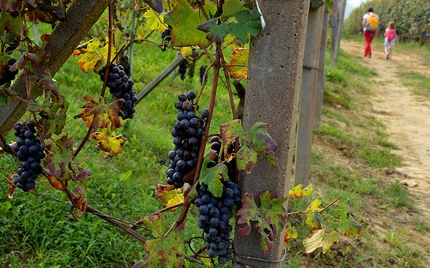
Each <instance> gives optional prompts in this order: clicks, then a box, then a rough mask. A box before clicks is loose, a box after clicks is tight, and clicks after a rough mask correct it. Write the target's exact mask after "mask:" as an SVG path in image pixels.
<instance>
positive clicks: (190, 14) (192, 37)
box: [164, 0, 209, 48]
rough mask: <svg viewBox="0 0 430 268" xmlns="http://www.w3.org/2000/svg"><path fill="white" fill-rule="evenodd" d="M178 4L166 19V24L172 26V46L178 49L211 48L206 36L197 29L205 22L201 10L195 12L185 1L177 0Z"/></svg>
mask: <svg viewBox="0 0 430 268" xmlns="http://www.w3.org/2000/svg"><path fill="white" fill-rule="evenodd" d="M176 2H177V4H176V5H174V6H173V8H172V10H171V11H170V12H169V14H168V15H167V16H166V17H165V19H164V22H165V23H167V24H169V25H170V26H172V27H173V28H172V31H171V36H172V44H173V45H174V46H178V47H184V46H195V45H198V46H199V47H201V48H206V47H207V46H209V41H208V40H207V39H206V34H205V33H204V32H202V31H200V30H198V29H197V26H198V25H199V24H200V23H202V22H203V21H204V17H203V15H202V14H201V12H200V10H199V9H196V10H193V9H192V8H191V6H190V5H189V4H188V2H187V1H185V0H176Z"/></svg>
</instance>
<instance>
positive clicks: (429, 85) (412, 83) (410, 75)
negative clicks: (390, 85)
mask: <svg viewBox="0 0 430 268" xmlns="http://www.w3.org/2000/svg"><path fill="white" fill-rule="evenodd" d="M398 75H400V76H401V77H402V78H403V79H402V82H403V84H404V85H405V86H407V87H409V88H412V89H413V92H414V93H415V94H416V95H418V96H422V97H426V98H430V77H428V76H425V75H423V74H421V73H418V72H414V71H412V72H401V73H398Z"/></svg>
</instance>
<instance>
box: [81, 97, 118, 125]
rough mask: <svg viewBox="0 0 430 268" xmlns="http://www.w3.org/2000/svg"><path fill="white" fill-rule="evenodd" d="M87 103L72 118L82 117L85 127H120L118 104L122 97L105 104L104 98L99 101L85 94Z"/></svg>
mask: <svg viewBox="0 0 430 268" xmlns="http://www.w3.org/2000/svg"><path fill="white" fill-rule="evenodd" d="M84 100H86V101H87V103H86V104H85V105H84V106H83V107H82V108H84V110H83V111H82V112H81V113H80V114H78V115H76V116H75V117H74V118H75V119H76V118H82V120H84V121H86V122H87V127H95V128H110V129H111V130H115V129H117V128H119V127H121V125H122V124H121V119H120V118H119V116H118V112H119V104H120V103H121V102H123V101H124V100H123V99H119V100H116V101H115V102H113V103H111V104H106V103H105V101H104V99H102V101H101V102H100V103H99V102H97V101H95V100H94V99H93V98H91V97H90V96H85V97H84Z"/></svg>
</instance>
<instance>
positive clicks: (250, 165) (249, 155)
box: [236, 145, 258, 174]
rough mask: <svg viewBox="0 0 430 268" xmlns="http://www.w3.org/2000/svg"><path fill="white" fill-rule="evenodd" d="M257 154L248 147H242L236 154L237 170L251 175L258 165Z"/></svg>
mask: <svg viewBox="0 0 430 268" xmlns="http://www.w3.org/2000/svg"><path fill="white" fill-rule="evenodd" d="M257 156H258V154H257V152H256V151H255V150H254V149H251V148H249V147H248V146H246V145H243V146H242V147H240V149H239V151H238V152H237V153H236V163H237V169H239V170H245V171H246V173H247V174H251V172H252V170H253V169H254V167H255V164H256V163H257Z"/></svg>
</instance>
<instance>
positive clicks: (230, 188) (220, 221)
mask: <svg viewBox="0 0 430 268" xmlns="http://www.w3.org/2000/svg"><path fill="white" fill-rule="evenodd" d="M210 142H211V149H212V150H215V151H216V152H217V157H216V159H218V158H219V159H218V160H219V161H221V162H223V163H224V164H225V165H226V166H227V168H228V176H229V178H223V179H224V181H223V192H222V196H221V197H219V198H218V197H215V196H214V195H213V194H212V193H211V192H210V191H209V189H208V187H207V186H206V185H205V184H199V185H197V193H198V195H199V197H198V198H196V199H195V200H194V201H193V203H194V205H196V206H197V207H198V210H199V220H198V223H197V224H198V226H199V227H200V228H201V229H203V231H204V232H205V237H204V239H205V242H206V244H205V246H206V249H207V250H208V255H209V257H211V258H216V257H218V262H219V263H220V264H225V263H227V261H228V260H229V259H230V257H231V255H232V250H231V243H230V232H231V231H232V226H231V225H230V224H229V220H230V218H231V217H232V216H233V209H234V207H235V206H236V205H238V204H239V203H240V192H239V187H238V186H237V184H236V183H234V182H233V181H232V180H231V178H236V162H235V160H234V159H233V160H231V161H229V162H224V160H223V157H222V156H221V158H220V157H219V155H220V150H221V141H220V139H219V137H216V136H215V137H212V138H211V141H210ZM234 146H235V144H234V143H232V144H231V145H230V146H229V148H228V152H229V153H233V152H234V148H235V147H234ZM216 164H217V162H216V161H211V162H209V163H208V166H207V167H208V168H211V167H213V166H215V165H216Z"/></svg>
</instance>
